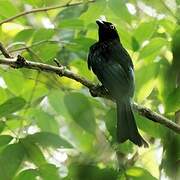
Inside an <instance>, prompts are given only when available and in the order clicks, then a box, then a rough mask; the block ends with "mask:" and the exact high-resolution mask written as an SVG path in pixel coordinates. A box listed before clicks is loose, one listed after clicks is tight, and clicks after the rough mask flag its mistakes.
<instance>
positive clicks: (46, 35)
mask: <svg viewBox="0 0 180 180" xmlns="http://www.w3.org/2000/svg"><path fill="white" fill-rule="evenodd" d="M54 33H55V30H54V29H44V28H40V29H38V30H37V31H36V32H35V33H34V37H33V43H34V42H39V41H44V40H49V39H51V38H52V37H53V35H54Z"/></svg>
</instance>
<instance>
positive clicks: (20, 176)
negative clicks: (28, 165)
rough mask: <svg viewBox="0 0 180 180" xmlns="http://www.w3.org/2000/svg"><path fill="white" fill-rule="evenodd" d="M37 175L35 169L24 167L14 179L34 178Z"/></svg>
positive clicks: (32, 179)
mask: <svg viewBox="0 0 180 180" xmlns="http://www.w3.org/2000/svg"><path fill="white" fill-rule="evenodd" d="M38 175H39V173H38V171H37V170H36V169H26V170H24V171H21V172H20V173H19V174H18V175H17V176H16V177H15V179H14V180H25V179H28V180H35V179H36V178H37V176H38Z"/></svg>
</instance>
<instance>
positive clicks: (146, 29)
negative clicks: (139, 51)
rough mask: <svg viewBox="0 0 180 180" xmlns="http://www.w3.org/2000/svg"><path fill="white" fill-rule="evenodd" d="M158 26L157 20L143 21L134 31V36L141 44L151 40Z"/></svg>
mask: <svg viewBox="0 0 180 180" xmlns="http://www.w3.org/2000/svg"><path fill="white" fill-rule="evenodd" d="M155 28H156V21H151V22H144V23H141V24H140V25H139V26H138V27H137V29H136V30H135V31H134V34H133V35H134V38H136V40H137V41H138V42H139V43H140V44H141V43H142V42H143V41H145V40H149V38H150V37H151V36H152V34H153V32H154V31H155Z"/></svg>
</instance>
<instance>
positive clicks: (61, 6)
mask: <svg viewBox="0 0 180 180" xmlns="http://www.w3.org/2000/svg"><path fill="white" fill-rule="evenodd" d="M93 2H95V1H93V0H92V1H88V3H93ZM83 3H84V2H83V1H82V2H77V3H72V4H70V3H69V2H68V3H66V4H65V5H56V6H50V7H44V8H37V9H32V10H29V11H24V12H21V13H19V14H17V15H15V16H12V17H9V18H7V19H4V20H2V21H1V22H0V25H2V24H4V23H7V22H10V21H13V20H14V19H17V18H19V17H22V16H25V15H27V14H32V13H38V12H46V11H50V10H55V9H59V8H64V7H70V6H78V5H81V4H83Z"/></svg>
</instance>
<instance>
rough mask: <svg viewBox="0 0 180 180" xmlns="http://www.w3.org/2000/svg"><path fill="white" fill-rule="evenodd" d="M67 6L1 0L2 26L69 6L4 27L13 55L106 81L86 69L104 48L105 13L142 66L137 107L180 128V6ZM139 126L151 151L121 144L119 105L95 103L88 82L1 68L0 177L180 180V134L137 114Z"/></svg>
mask: <svg viewBox="0 0 180 180" xmlns="http://www.w3.org/2000/svg"><path fill="white" fill-rule="evenodd" d="M79 2H80V3H79ZM67 3H69V1H68V0H61V1H59V0H52V1H48V0H43V1H42V0H36V1H34V0H23V1H13V0H6V1H5V0H2V1H0V21H3V20H5V19H7V18H10V17H11V16H14V15H17V14H18V13H20V12H22V11H25V10H27V9H29V8H30V9H31V8H32V9H35V8H42V7H47V6H54V5H62V6H63V7H62V8H56V9H54V10H51V11H46V12H45V11H42V12H36V13H31V14H29V15H26V16H25V15H24V16H21V17H19V18H16V19H14V20H13V21H9V22H7V23H3V24H1V28H0V40H1V41H2V42H3V43H4V44H5V45H6V47H7V48H8V51H9V52H10V53H11V55H12V56H13V55H14V56H16V55H17V54H21V55H22V56H24V57H25V58H27V59H28V60H31V61H37V62H43V63H47V64H52V65H55V64H54V61H53V60H54V58H56V60H58V61H59V62H60V63H61V64H63V65H66V66H67V68H69V69H70V70H71V71H73V72H75V73H77V74H79V75H82V76H84V77H86V78H88V79H90V80H92V81H94V82H96V83H97V82H98V81H97V79H96V78H95V76H94V75H93V74H92V73H91V72H90V71H89V70H88V68H87V65H86V61H87V54H88V50H89V46H90V45H91V44H93V43H94V42H95V41H96V40H97V27H96V25H95V20H96V19H97V18H99V16H100V15H105V16H106V17H107V19H108V20H109V21H111V22H113V23H114V24H116V27H117V30H118V32H119V35H120V38H121V41H122V44H123V45H124V47H125V48H126V49H127V50H128V52H129V54H130V55H131V57H132V59H133V63H134V66H135V76H136V92H135V97H134V100H135V101H137V102H138V103H140V104H142V105H145V106H147V107H149V108H151V109H152V110H154V111H157V112H158V113H162V114H163V115H164V116H167V117H169V118H171V119H173V120H174V121H175V122H176V123H179V122H180V89H179V88H180V87H179V83H180V75H179V69H180V51H179V49H180V25H179V23H180V15H179V5H180V1H179V0H172V1H155V0H152V1H147V0H141V1H133V0H127V1H125V0H121V1H120V0H109V1H105V0H95V2H91V3H89V2H88V1H87V0H84V1H82V2H81V1H78V0H76V1H75V0H73V1H71V2H70V4H71V3H72V4H73V3H78V5H67ZM0 57H2V54H0ZM136 121H137V124H138V127H139V129H140V131H141V133H142V134H143V136H144V137H145V138H146V139H147V140H148V141H149V143H150V148H149V149H143V148H137V147H135V146H134V145H133V144H132V143H131V142H125V143H123V144H121V145H119V144H117V142H116V111H115V108H114V105H113V103H112V102H110V101H108V100H105V99H101V98H93V97H91V96H90V95H89V92H88V90H87V89H86V88H84V87H83V86H82V85H81V84H79V83H77V82H74V81H72V80H70V79H67V78H64V77H57V76H55V75H52V74H48V73H42V72H35V71H31V70H27V69H21V68H19V69H12V68H8V67H5V66H0V179H2V180H11V179H15V180H25V179H28V180H34V179H37V178H41V179H44V180H51V179H52V180H59V179H74V180H82V179H86V180H94V179H98V180H101V179H103V180H104V179H108V180H109V179H111V180H115V179H120V180H123V179H137V180H141V179H142V180H143V179H146V180H155V179H163V178H164V177H166V176H168V177H169V179H179V177H180V174H179V172H180V169H179V167H180V166H179V160H180V153H179V152H180V145H179V142H180V140H179V136H178V135H175V134H174V133H173V132H171V131H170V130H168V129H167V128H165V127H163V126H161V125H159V124H157V123H155V122H152V121H148V120H146V119H145V118H143V117H142V116H139V115H137V114H136ZM157 154H158V156H157ZM116 155H117V157H116ZM117 159H118V160H117ZM118 168H120V169H119V171H118V170H117V169H118ZM166 178H167V177H166Z"/></svg>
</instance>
